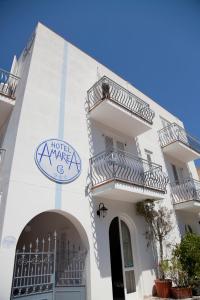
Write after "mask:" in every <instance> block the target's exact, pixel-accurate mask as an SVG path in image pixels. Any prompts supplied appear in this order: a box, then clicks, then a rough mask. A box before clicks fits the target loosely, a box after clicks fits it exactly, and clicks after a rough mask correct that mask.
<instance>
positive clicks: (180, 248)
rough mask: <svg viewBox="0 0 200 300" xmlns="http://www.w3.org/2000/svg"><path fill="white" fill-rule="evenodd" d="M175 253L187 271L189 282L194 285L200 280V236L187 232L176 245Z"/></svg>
mask: <svg viewBox="0 0 200 300" xmlns="http://www.w3.org/2000/svg"><path fill="white" fill-rule="evenodd" d="M174 255H176V257H177V258H178V259H179V261H180V263H181V265H182V267H183V270H185V272H186V273H187V275H188V278H189V284H190V285H192V286H194V285H195V284H196V282H199V281H200V236H199V235H197V234H195V233H191V232H187V233H186V234H185V236H184V237H183V238H182V240H181V242H180V244H179V245H177V246H176V248H175V250H174Z"/></svg>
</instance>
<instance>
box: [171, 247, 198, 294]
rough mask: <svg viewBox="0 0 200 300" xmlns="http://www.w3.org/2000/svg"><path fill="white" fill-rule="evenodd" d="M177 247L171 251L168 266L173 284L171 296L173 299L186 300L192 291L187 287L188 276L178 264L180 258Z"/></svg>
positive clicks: (179, 263)
mask: <svg viewBox="0 0 200 300" xmlns="http://www.w3.org/2000/svg"><path fill="white" fill-rule="evenodd" d="M178 247H179V246H177V247H176V249H175V251H173V256H172V259H171V261H170V266H169V272H170V277H171V279H172V281H173V283H174V284H175V286H174V287H171V296H172V298H174V299H186V298H190V297H192V289H191V287H189V277H188V274H187V272H186V271H185V270H184V268H183V266H182V264H181V262H180V256H179V255H177V253H178V252H177V250H178Z"/></svg>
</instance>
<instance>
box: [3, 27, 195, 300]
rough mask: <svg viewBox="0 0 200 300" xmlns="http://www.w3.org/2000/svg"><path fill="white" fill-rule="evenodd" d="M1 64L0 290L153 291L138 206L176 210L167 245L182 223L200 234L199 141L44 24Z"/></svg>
mask: <svg viewBox="0 0 200 300" xmlns="http://www.w3.org/2000/svg"><path fill="white" fill-rule="evenodd" d="M0 72H1V76H0V78H1V79H0V148H1V150H0V151H1V166H0V193H1V194H0V195H1V196H0V237H1V251H0V266H1V272H0V299H1V300H7V299H10V297H11V299H15V298H16V299H22V298H23V299H24V300H27V299H28V300H32V299H37V300H44V299H45V300H46V299H47V300H51V299H56V300H62V299H70V300H76V299H82V300H84V299H87V300H89V299H92V300H100V299H106V300H112V299H114V300H116V299H122V300H123V299H126V300H129V299H132V300H135V299H138V300H140V299H144V298H145V297H148V296H150V295H151V292H152V286H153V282H154V279H155V271H154V270H155V262H154V258H153V255H152V251H151V249H147V247H146V240H145V237H144V231H145V223H144V220H143V219H142V218H141V217H140V216H138V215H137V214H136V212H135V204H136V202H138V201H142V200H144V199H147V198H152V199H155V200H158V201H160V202H161V203H162V204H163V205H165V206H166V207H168V208H171V209H173V212H174V213H173V216H172V217H173V220H174V222H175V227H174V231H173V235H172V236H171V239H172V241H173V242H176V241H179V239H180V235H181V234H182V233H184V227H185V225H187V224H189V225H190V226H191V227H192V229H193V230H194V231H196V232H199V227H200V225H199V218H198V213H199V210H200V205H199V203H200V202H199V200H200V193H199V185H200V183H199V181H196V180H198V175H197V172H196V169H195V165H194V162H193V160H195V159H197V158H200V142H199V141H198V140H196V139H194V138H192V137H191V136H190V135H189V134H187V133H186V131H185V130H184V128H183V124H182V122H181V121H180V120H179V119H178V118H177V117H175V116H173V115H172V114H171V113H169V112H168V111H166V110H165V109H163V108H162V107H161V106H160V105H158V104H157V103H155V102H154V101H153V100H152V99H150V98H149V97H148V96H146V95H144V94H143V93H142V92H140V91H139V90H137V89H136V88H135V87H133V86H132V85H130V84H129V83H128V82H126V81H125V80H123V79H122V78H120V77H119V76H117V75H116V74H114V73H113V72H112V71H110V70H109V69H108V68H106V67H105V66H103V65H101V64H100V63H99V62H97V61H95V60H94V59H93V58H91V57H90V56H88V55H87V54H85V53H83V52H82V51H81V50H79V49H77V48H76V47H75V46H73V45H71V44H70V43H69V42H67V41H65V40H64V39H63V38H62V37H60V36H58V35H57V34H55V33H54V32H52V31H51V30H49V29H48V28H46V27H45V26H43V25H41V24H38V26H37V28H36V30H35V32H34V34H33V36H32V38H31V40H30V42H29V43H28V45H27V46H26V47H25V49H24V51H23V52H22V54H21V56H20V58H19V59H16V58H14V61H13V64H12V69H11V71H10V73H6V72H5V71H3V70H2V71H0ZM167 178H169V181H170V184H167ZM102 207H106V208H107V209H108V210H107V214H106V216H105V217H103V215H102V210H101V209H102ZM99 209H100V210H99Z"/></svg>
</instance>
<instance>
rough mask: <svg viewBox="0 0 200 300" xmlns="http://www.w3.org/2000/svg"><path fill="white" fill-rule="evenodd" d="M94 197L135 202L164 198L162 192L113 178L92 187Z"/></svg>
mask: <svg viewBox="0 0 200 300" xmlns="http://www.w3.org/2000/svg"><path fill="white" fill-rule="evenodd" d="M92 195H93V196H94V197H95V198H98V197H99V198H105V199H112V200H119V201H126V202H132V203H136V202H139V201H142V200H145V199H147V198H148V199H155V200H160V199H163V198H164V192H162V191H160V192H159V191H156V190H153V189H149V188H146V187H145V188H144V187H142V186H137V185H134V184H129V183H124V182H121V181H117V180H115V181H114V180H113V181H109V182H107V183H103V184H101V185H99V186H96V187H94V188H93V189H92Z"/></svg>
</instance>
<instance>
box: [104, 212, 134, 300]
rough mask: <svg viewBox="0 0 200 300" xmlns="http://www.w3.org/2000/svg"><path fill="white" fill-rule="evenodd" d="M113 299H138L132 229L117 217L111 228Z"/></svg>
mask: <svg viewBox="0 0 200 300" xmlns="http://www.w3.org/2000/svg"><path fill="white" fill-rule="evenodd" d="M109 239H110V258H111V273H112V289H113V300H125V299H132V300H136V299H138V297H137V291H136V281H135V264H134V260H133V250H132V249H133V247H132V240H131V235H130V230H129V227H128V225H127V224H126V222H125V221H124V220H123V219H121V218H119V217H115V218H114V219H113V220H112V222H111V224H110V229H109Z"/></svg>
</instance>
